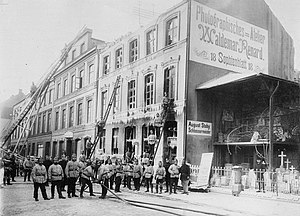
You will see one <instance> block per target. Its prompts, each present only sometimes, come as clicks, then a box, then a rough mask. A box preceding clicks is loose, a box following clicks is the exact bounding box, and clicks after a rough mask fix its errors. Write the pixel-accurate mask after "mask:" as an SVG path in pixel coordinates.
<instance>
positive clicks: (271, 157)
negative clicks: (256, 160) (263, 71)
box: [269, 81, 279, 171]
mask: <svg viewBox="0 0 300 216" xmlns="http://www.w3.org/2000/svg"><path fill="white" fill-rule="evenodd" d="M278 87H279V81H277V85H276V87H275V89H274V91H273V92H272V93H271V95H270V98H269V142H270V148H269V169H270V171H272V169H273V139H272V137H273V122H274V118H273V98H274V94H275V93H276V91H277V89H278Z"/></svg>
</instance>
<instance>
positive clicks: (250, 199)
mask: <svg viewBox="0 0 300 216" xmlns="http://www.w3.org/2000/svg"><path fill="white" fill-rule="evenodd" d="M16 180H17V182H13V185H10V186H5V188H2V189H0V198H1V200H0V204H1V206H0V215H5V216H7V215H18V216H27V215H32V216H35V215H43V214H44V215H66V216H68V215H72V216H73V215H78V216H81V215H89V216H90V215H97V214H99V212H100V213H101V215H122V216H124V215H130V216H131V215H143V216H148V215H149V216H150V215H151V216H153V214H154V213H155V214H157V215H170V214H168V213H165V212H155V211H154V210H150V209H143V208H136V207H133V206H131V205H128V204H126V202H123V201H120V200H118V199H116V198H115V196H114V195H112V194H111V193H110V192H108V199H105V200H100V199H98V197H99V196H100V192H101V187H100V185H99V184H94V191H95V193H96V195H97V196H96V197H90V196H89V195H88V193H85V194H84V198H83V199H79V198H71V199H68V198H67V199H65V200H60V199H58V198H57V195H56V197H55V199H54V200H50V201H44V200H43V199H42V198H41V194H40V192H39V198H40V201H39V202H35V201H34V199H33V198H32V193H33V184H32V182H23V179H22V178H21V177H18V178H16ZM77 188H79V187H78V186H77ZM121 191H122V193H118V194H117V195H118V196H119V197H120V198H121V199H124V200H125V199H126V200H131V201H137V202H148V203H152V205H153V204H154V205H156V204H157V205H164V206H168V207H169V208H172V206H173V207H174V208H175V207H177V208H182V209H184V208H188V209H193V210H195V211H198V212H190V211H185V210H175V211H176V212H177V213H178V212H179V215H188V216H190V215H222V216H225V215H230V216H231V215H234V216H242V215H243V216H244V215H251V216H268V215H272V216H276V215H278V216H279V215H300V212H299V209H300V208H299V202H300V201H299V197H298V196H295V195H291V194H278V196H277V194H276V193H271V192H266V193H256V192H255V191H251V190H245V191H242V192H241V193H240V195H239V196H238V197H237V196H233V195H232V192H231V189H230V188H217V187H213V188H210V189H209V192H208V193H201V192H190V193H189V195H185V194H181V190H178V194H171V195H170V194H169V193H164V192H163V193H162V194H155V193H146V192H145V188H144V187H142V188H141V191H139V192H137V191H133V190H128V189H127V188H123V185H122V186H121ZM47 193H48V196H49V195H50V187H47ZM63 194H64V195H66V192H63ZM77 194H79V193H77ZM155 208H156V206H155ZM167 210H168V211H170V209H167ZM173 211H174V210H173ZM199 212H200V213H199ZM297 212H298V213H297ZM201 213H202V214H201Z"/></svg>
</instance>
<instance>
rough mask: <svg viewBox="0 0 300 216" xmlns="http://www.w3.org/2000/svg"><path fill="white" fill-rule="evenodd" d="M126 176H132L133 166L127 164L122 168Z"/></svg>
mask: <svg viewBox="0 0 300 216" xmlns="http://www.w3.org/2000/svg"><path fill="white" fill-rule="evenodd" d="M123 170H124V172H125V175H126V176H133V167H132V166H131V165H130V164H127V165H125V166H124V168H123Z"/></svg>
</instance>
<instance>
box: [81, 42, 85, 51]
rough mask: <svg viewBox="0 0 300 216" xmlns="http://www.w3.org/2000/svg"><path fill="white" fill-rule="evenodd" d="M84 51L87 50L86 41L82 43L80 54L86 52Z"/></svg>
mask: <svg viewBox="0 0 300 216" xmlns="http://www.w3.org/2000/svg"><path fill="white" fill-rule="evenodd" d="M84 51H85V43H82V44H81V45H80V54H82V53H84Z"/></svg>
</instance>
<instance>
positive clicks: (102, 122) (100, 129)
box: [87, 75, 121, 159]
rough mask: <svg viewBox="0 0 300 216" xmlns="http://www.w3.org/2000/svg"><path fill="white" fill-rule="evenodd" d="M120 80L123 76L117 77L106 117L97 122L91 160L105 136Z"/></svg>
mask: <svg viewBox="0 0 300 216" xmlns="http://www.w3.org/2000/svg"><path fill="white" fill-rule="evenodd" d="M120 78H121V75H118V76H117V79H116V82H115V85H114V89H113V92H112V93H111V96H110V100H109V103H108V105H107V108H106V110H105V114H104V116H103V117H102V119H101V120H100V121H98V122H97V128H98V130H97V133H96V137H95V139H94V142H93V143H92V149H91V152H90V154H89V155H88V156H87V159H90V158H91V157H92V155H93V154H94V152H95V149H96V146H97V143H98V141H99V140H100V138H101V136H102V135H103V131H104V127H105V125H106V121H107V119H108V116H109V113H110V110H111V107H112V105H113V103H114V101H115V99H116V93H117V89H118V87H119V82H120Z"/></svg>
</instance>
